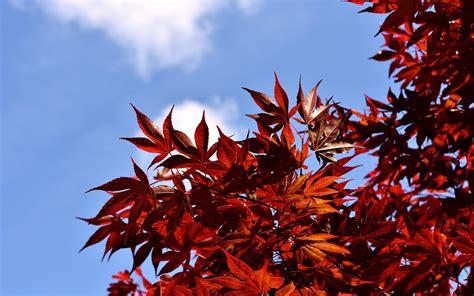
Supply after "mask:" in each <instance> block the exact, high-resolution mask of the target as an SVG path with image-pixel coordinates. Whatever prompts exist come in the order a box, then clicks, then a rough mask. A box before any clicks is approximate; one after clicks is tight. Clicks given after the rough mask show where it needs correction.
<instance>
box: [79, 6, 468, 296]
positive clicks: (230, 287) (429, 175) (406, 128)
mask: <svg viewBox="0 0 474 296" xmlns="http://www.w3.org/2000/svg"><path fill="white" fill-rule="evenodd" d="M348 2H354V3H357V4H363V3H365V2H373V3H371V4H370V5H369V6H368V7H366V8H365V9H364V10H363V11H367V12H372V13H389V15H388V16H387V18H386V20H385V21H384V23H383V24H382V25H381V27H380V31H379V33H380V34H382V35H383V36H384V38H385V45H384V48H383V50H381V51H380V52H379V53H377V54H376V55H375V56H374V57H373V59H375V60H378V61H391V64H390V69H389V73H390V75H392V76H393V77H394V78H395V81H396V82H398V83H399V85H400V91H399V94H398V95H395V93H394V92H392V91H391V90H389V92H388V96H387V100H375V99H372V98H369V97H366V102H367V106H368V110H367V111H366V112H365V113H363V114H362V113H358V112H357V111H355V110H347V109H344V108H343V107H340V106H339V105H337V104H332V103H330V102H329V100H326V101H325V102H323V100H322V99H321V98H320V97H319V96H318V95H317V89H318V86H319V84H318V85H316V87H314V88H313V89H312V90H311V91H310V92H309V93H308V94H306V95H305V94H304V92H303V90H302V89H301V84H300V88H299V91H298V94H297V96H296V100H295V102H294V104H290V100H289V99H288V96H287V94H286V92H285V91H284V90H283V88H282V87H281V86H280V83H279V81H278V78H277V77H276V76H275V79H276V81H275V90H274V98H271V97H269V96H268V95H266V94H264V93H260V92H257V91H254V90H250V89H245V90H246V91H247V92H248V93H249V94H250V96H251V97H252V98H253V100H254V101H255V103H256V104H257V105H258V106H259V107H260V108H261V110H262V111H261V113H258V114H252V115H248V116H249V117H251V118H253V119H254V120H255V122H256V126H257V128H256V130H255V131H254V132H252V133H249V134H248V135H247V137H245V139H235V138H234V137H232V136H229V135H225V134H224V133H223V132H222V131H220V130H219V139H218V141H217V142H216V143H209V128H208V126H207V123H206V120H205V114H203V117H202V120H201V122H200V123H199V125H198V126H197V127H196V130H195V133H194V135H193V136H194V141H193V140H191V139H190V138H189V137H188V136H187V135H186V134H184V133H183V132H181V131H178V130H176V129H175V128H174V127H173V123H172V110H171V111H170V113H169V115H168V117H167V118H166V119H165V121H164V123H163V125H162V128H161V129H160V128H159V127H158V126H156V125H155V123H153V122H152V121H151V120H150V119H149V118H148V117H147V116H146V115H144V114H143V113H141V112H140V111H139V110H138V109H137V108H135V107H134V109H135V112H136V115H137V120H138V124H139V126H140V129H141V130H142V132H143V134H144V135H145V137H139V138H125V140H127V141H129V142H131V143H133V144H134V145H136V146H137V147H138V148H139V149H142V150H144V151H147V152H149V153H153V154H154V155H155V158H154V159H153V161H152V162H151V164H150V166H149V168H155V169H157V173H156V176H155V177H154V180H149V179H148V177H147V174H145V172H144V171H143V170H142V169H141V168H139V167H138V166H137V165H136V164H135V163H133V168H134V172H135V176H133V177H120V178H117V179H114V180H112V181H110V182H108V183H105V184H103V185H101V186H98V187H96V188H93V189H92V190H103V191H106V192H108V193H109V194H110V195H111V197H110V199H109V200H108V201H107V202H106V203H105V205H104V206H103V207H102V209H101V210H100V211H99V213H98V214H97V215H96V216H95V217H94V218H90V219H84V220H85V221H87V222H88V223H91V224H94V225H97V226H99V228H98V229H97V231H96V232H95V233H94V234H93V235H92V236H91V238H90V239H89V240H88V241H87V243H86V245H85V246H84V248H85V247H88V246H90V245H93V244H96V243H99V242H100V241H102V240H106V243H105V252H104V256H106V255H107V254H109V255H111V254H113V253H114V252H116V251H118V250H120V249H130V250H131V251H132V254H133V267H132V270H131V272H128V271H125V272H121V273H119V274H117V275H116V276H114V278H115V279H116V280H117V281H116V282H114V283H112V284H111V285H110V287H109V289H108V291H109V293H110V294H111V295H193V294H196V295H211V294H230V295H262V294H263V295H320V294H330V295H332V294H337V293H352V294H357V295H384V294H386V295H389V294H390V295H392V294H394V295H405V294H414V293H415V294H419V295H421V294H433V295H445V294H457V295H472V294H473V293H474V276H472V273H471V270H472V268H474V266H473V265H474V261H473V259H474V214H473V203H474V196H473V193H474V171H473V159H474V144H473V134H474V124H473V122H474V121H473V120H472V118H474V116H473V115H474V110H473V108H474V105H473V104H474V102H473V95H474V92H473V91H474V79H473V77H474V63H473V61H474V3H473V1H468V0H433V1H425V0H386V1H384V0H379V1H361V0H350V1H348ZM351 114H354V115H355V116H352V117H350V115H351ZM352 148H354V151H355V153H354V154H352V155H350V156H346V157H344V158H340V157H338V158H336V157H335V155H336V154H338V153H342V152H347V151H349V150H351V149H352ZM368 152H371V154H373V155H375V156H377V157H378V164H377V167H376V168H375V169H374V170H373V171H372V172H370V173H369V175H368V176H367V182H366V184H364V185H363V186H360V187H359V188H358V189H355V190H350V189H346V188H345V187H346V186H345V185H346V183H347V182H348V181H347V180H344V179H343V178H342V176H343V175H344V174H345V173H347V172H348V171H350V170H351V169H352V168H353V167H350V166H348V165H347V163H348V162H349V161H350V160H351V159H352V158H353V157H354V156H355V155H358V154H361V153H368ZM313 157H315V158H316V159H317V160H318V161H319V162H318V163H319V166H318V167H316V168H310V167H309V166H308V163H309V161H310V160H311V158H313ZM147 258H150V260H151V261H152V264H153V266H154V267H155V271H156V273H157V275H159V278H158V280H157V281H156V282H150V281H149V280H147V279H146V278H145V277H144V276H143V275H142V273H141V271H140V266H141V265H142V264H143V263H144V262H145V260H147ZM132 272H133V273H136V274H137V276H138V278H140V279H141V280H140V282H141V283H140V284H139V283H138V282H137V281H136V280H134V279H132V278H131V277H130V274H131V273H132Z"/></svg>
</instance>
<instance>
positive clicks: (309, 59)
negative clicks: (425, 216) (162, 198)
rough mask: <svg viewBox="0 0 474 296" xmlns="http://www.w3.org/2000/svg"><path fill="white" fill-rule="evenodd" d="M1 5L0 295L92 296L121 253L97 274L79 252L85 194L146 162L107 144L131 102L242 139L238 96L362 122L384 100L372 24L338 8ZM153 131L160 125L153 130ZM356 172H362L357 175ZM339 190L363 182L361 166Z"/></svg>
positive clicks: (244, 106) (244, 121)
mask: <svg viewBox="0 0 474 296" xmlns="http://www.w3.org/2000/svg"><path fill="white" fill-rule="evenodd" d="M173 3H174V4H171V2H166V1H148V2H140V3H137V2H135V4H133V5H132V4H130V3H124V2H123V1H118V2H117V1H116V2H112V1H108V2H104V1H85V2H84V1H82V2H77V1H76V2H65V1H59V0H55V1H39V0H38V1H33V0H32V1H19V0H15V1H12V0H11V1H7V0H3V1H1V3H0V10H1V15H0V18H1V49H0V50H1V52H0V53H1V59H0V62H1V85H0V89H1V96H0V97H1V172H0V181H1V204H0V207H1V225H0V226H1V229H0V230H1V244H0V248H1V262H0V263H1V271H0V272H1V282H0V294H1V295H103V294H105V290H106V288H107V285H108V283H109V282H110V279H111V276H112V274H114V273H116V272H117V271H120V270H123V269H126V268H128V269H129V268H130V267H131V262H132V261H131V256H130V254H129V253H128V251H122V252H118V253H117V254H116V255H114V256H113V257H112V258H111V260H110V261H109V262H106V261H104V262H102V263H101V262H100V259H101V254H102V251H103V245H102V244H101V245H97V246H94V247H92V248H89V249H87V250H85V251H83V252H82V253H80V254H79V253H78V251H79V249H80V248H81V247H82V245H83V244H84V242H85V241H86V240H87V238H88V237H89V236H90V235H91V234H92V233H93V231H94V230H95V229H94V228H93V227H92V226H89V225H87V224H86V223H84V222H82V221H79V220H77V219H75V218H74V217H76V216H80V217H91V216H93V215H94V214H95V213H96V212H97V210H98V209H99V208H100V206H101V204H103V202H104V201H105V199H106V198H107V196H106V195H105V194H101V193H89V194H87V195H85V194H84V192H85V191H86V190H88V189H89V188H91V187H94V186H96V185H98V184H101V183H103V182H105V181H108V180H109V179H112V178H115V177H118V176H129V175H132V172H133V170H132V167H131V162H130V157H134V158H137V159H138V160H139V161H140V162H142V163H143V162H144V161H145V157H144V156H143V155H141V154H138V153H137V151H136V149H134V148H133V147H132V145H131V144H128V143H126V142H123V141H121V140H119V139H118V138H119V137H127V136H133V135H136V134H137V133H138V130H137V125H136V122H135V117H134V113H133V110H132V109H131V107H130V105H129V102H133V103H134V104H135V105H136V106H137V107H138V108H140V109H141V110H142V111H143V112H144V113H146V114H148V115H149V116H150V117H153V118H158V119H159V118H160V117H162V114H163V113H164V112H167V111H168V108H169V106H170V105H171V104H176V105H177V110H176V113H175V121H177V122H179V124H177V125H178V127H181V128H182V129H184V130H189V129H190V127H193V128H194V126H195V123H194V122H193V118H197V117H199V116H200V114H201V110H202V109H203V108H205V109H206V110H207V111H206V112H207V113H206V114H208V116H209V117H210V119H211V124H216V123H218V124H220V125H223V126H224V128H225V129H226V130H227V131H229V132H236V133H242V131H245V130H246V129H247V128H248V127H251V126H252V122H251V121H250V119H248V118H245V117H243V114H245V113H252V112H255V111H256V106H254V104H253V101H252V100H251V99H250V98H249V96H248V95H247V94H246V93H245V92H244V91H243V90H242V89H241V88H240V87H241V86H246V87H249V88H253V89H256V90H260V91H264V92H267V93H269V94H272V90H273V83H274V81H273V71H276V72H277V73H278V75H279V77H280V81H281V83H282V85H283V86H284V87H285V88H286V89H287V92H288V94H289V95H290V96H291V97H293V98H294V97H295V95H296V91H297V86H298V79H299V77H300V75H301V76H302V81H303V88H304V89H305V90H306V91H308V90H309V89H310V88H311V87H313V86H314V84H315V83H316V82H317V81H318V80H320V79H323V84H322V85H321V87H320V93H321V94H322V95H323V97H329V96H332V95H333V96H334V98H335V100H336V101H339V102H341V103H342V104H343V105H344V106H348V107H352V108H356V109H358V110H362V109H363V106H364V94H368V95H370V96H373V97H376V98H383V97H385V95H386V92H387V89H388V86H389V80H388V79H387V65H386V64H383V63H379V62H375V61H372V60H369V59H368V58H369V57H370V56H372V55H373V54H374V53H375V52H376V51H377V50H378V49H379V47H380V46H381V45H382V42H383V41H382V40H381V38H380V37H378V38H374V37H373V36H374V35H375V33H376V32H377V29H378V26H379V24H380V22H381V21H382V17H383V16H374V15H368V14H358V13H357V11H358V10H360V9H361V7H359V6H356V5H353V4H348V3H343V2H340V1H339V0H317V1H271V2H270V1H268V0H267V1H256V0H253V1H252V0H234V1H222V0H219V1H207V2H203V1H200V2H199V3H201V4H198V2H197V1H196V2H183V1H174V2H173ZM160 124H161V123H160ZM364 162H366V163H365V164H364ZM359 163H362V164H364V166H363V167H362V168H360V169H358V170H357V171H355V172H354V173H353V174H352V175H351V177H353V178H361V177H362V176H363V175H364V174H365V172H367V171H368V170H369V169H370V168H371V167H372V165H371V164H369V161H366V160H364V159H362V160H359Z"/></svg>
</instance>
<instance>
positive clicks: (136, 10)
mask: <svg viewBox="0 0 474 296" xmlns="http://www.w3.org/2000/svg"><path fill="white" fill-rule="evenodd" d="M10 2H11V3H12V5H14V6H16V7H22V6H24V3H21V2H22V1H20V0H10ZM36 3H37V4H38V5H39V6H40V7H41V8H42V9H43V10H44V11H45V12H46V13H47V14H48V15H50V16H52V17H53V18H55V19H59V20H60V21H62V22H64V23H74V24H78V25H80V26H81V27H84V28H87V29H94V30H99V31H102V32H104V33H105V34H106V35H107V36H108V37H109V38H110V39H111V40H112V41H114V42H115V43H117V44H118V45H120V46H121V47H123V48H124V49H125V50H126V51H127V53H128V57H129V58H130V60H131V62H132V63H133V65H134V67H135V69H136V71H137V72H138V74H139V75H141V76H142V77H144V78H147V77H149V76H150V75H151V74H152V73H153V72H154V71H156V70H158V69H162V68H168V67H181V68H183V69H186V70H192V69H194V68H195V67H196V66H197V65H198V64H199V62H200V61H201V59H202V58H203V56H204V55H205V54H207V53H209V52H210V51H211V50H212V42H211V38H210V37H211V36H210V35H211V33H212V31H213V30H214V23H213V19H212V18H213V17H214V16H215V15H216V14H217V13H218V12H221V11H223V10H225V8H229V7H230V8H231V7H237V8H238V9H239V10H240V11H242V12H243V13H244V14H247V15H249V14H252V13H254V12H255V11H256V10H257V9H258V8H259V7H260V6H261V3H262V0H254V1H251V0H233V1H224V0H205V1H197V0H196V1H189V0H188V1H185V0H135V1H131V0H115V1H112V0H81V1H79V0H76V1H64V0H49V1H46V0H36Z"/></svg>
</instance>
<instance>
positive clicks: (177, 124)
mask: <svg viewBox="0 0 474 296" xmlns="http://www.w3.org/2000/svg"><path fill="white" fill-rule="evenodd" d="M169 110H171V105H169V106H167V107H165V108H164V109H163V112H162V113H161V114H160V115H159V116H157V117H156V118H155V119H154V122H155V123H156V124H157V125H158V126H160V127H161V125H162V123H163V121H164V120H165V118H166V116H167V115H168V113H169ZM204 110H205V112H206V114H205V116H206V122H207V125H208V127H209V146H210V145H212V144H214V143H215V142H216V141H217V139H218V138H219V132H218V130H217V127H216V126H219V128H220V129H221V130H222V131H223V132H224V133H225V134H226V135H228V136H231V135H235V137H236V138H237V139H240V138H242V134H243V133H244V131H243V129H244V127H242V126H239V124H238V123H237V118H238V115H239V114H238V106H237V104H236V102H235V101H233V100H232V99H221V98H217V97H216V98H214V99H212V100H211V102H210V103H205V104H204V103H200V102H198V101H195V100H184V101H182V102H181V103H179V104H175V106H174V110H173V116H172V121H173V127H174V128H175V129H177V130H180V131H182V132H184V133H186V135H188V136H189V138H190V139H192V140H193V141H194V131H195V129H196V127H197V125H198V124H199V122H200V121H201V117H202V112H203V111H204ZM135 136H142V133H141V131H137V132H136V135H135ZM153 156H154V155H153V154H150V153H147V152H144V151H141V150H137V154H136V156H135V159H136V161H137V163H138V164H139V165H140V166H141V167H143V168H147V167H148V165H149V164H150V163H151V161H152V159H153Z"/></svg>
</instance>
